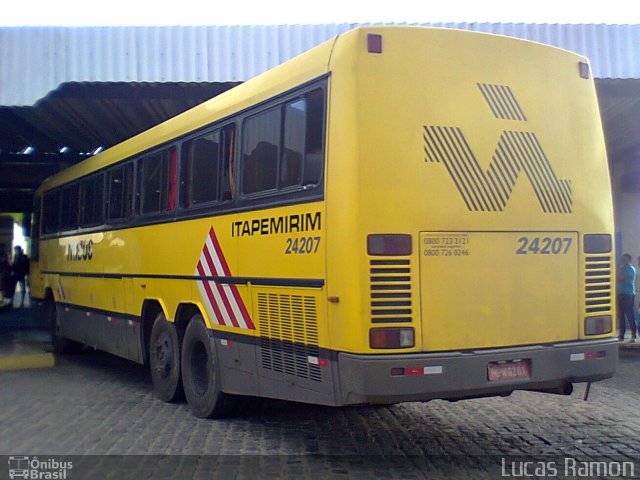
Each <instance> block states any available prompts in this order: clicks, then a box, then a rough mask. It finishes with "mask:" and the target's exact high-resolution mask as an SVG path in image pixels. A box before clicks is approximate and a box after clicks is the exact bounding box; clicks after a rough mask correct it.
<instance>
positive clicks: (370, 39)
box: [367, 33, 382, 53]
mask: <svg viewBox="0 0 640 480" xmlns="http://www.w3.org/2000/svg"><path fill="white" fill-rule="evenodd" d="M367 51H368V52H369V53H382V35H379V34H377V33H370V34H369V35H367Z"/></svg>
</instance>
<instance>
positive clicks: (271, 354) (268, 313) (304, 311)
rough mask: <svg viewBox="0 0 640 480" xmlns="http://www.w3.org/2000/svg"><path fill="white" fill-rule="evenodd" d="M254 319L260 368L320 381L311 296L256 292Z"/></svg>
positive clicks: (314, 306)
mask: <svg viewBox="0 0 640 480" xmlns="http://www.w3.org/2000/svg"><path fill="white" fill-rule="evenodd" d="M258 319H259V321H260V347H261V357H262V367H263V368H265V369H267V370H272V371H275V372H279V373H284V374H287V375H292V376H296V377H299V378H308V379H310V380H314V381H317V382H320V381H322V370H321V368H320V366H319V365H316V364H314V363H312V362H311V361H310V359H317V358H318V355H319V348H318V315H317V306H316V299H315V298H314V297H311V296H303V295H280V294H275V293H258Z"/></svg>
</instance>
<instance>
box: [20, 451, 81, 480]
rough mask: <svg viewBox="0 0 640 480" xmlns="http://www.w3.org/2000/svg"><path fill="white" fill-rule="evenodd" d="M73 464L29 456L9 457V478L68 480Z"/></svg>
mask: <svg viewBox="0 0 640 480" xmlns="http://www.w3.org/2000/svg"><path fill="white" fill-rule="evenodd" d="M72 468H73V462H66V461H60V460H56V459H55V458H46V459H39V458H38V457H29V456H11V457H9V478H10V479H11V480H13V479H14V478H24V479H28V480H66V479H68V478H70V476H69V475H70V473H71V472H70V471H71V469H72Z"/></svg>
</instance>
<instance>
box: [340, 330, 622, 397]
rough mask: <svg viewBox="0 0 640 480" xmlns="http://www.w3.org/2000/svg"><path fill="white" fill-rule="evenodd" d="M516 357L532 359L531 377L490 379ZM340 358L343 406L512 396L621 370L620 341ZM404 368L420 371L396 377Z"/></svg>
mask: <svg viewBox="0 0 640 480" xmlns="http://www.w3.org/2000/svg"><path fill="white" fill-rule="evenodd" d="M514 360H524V361H526V362H527V363H528V365H529V378H526V379H518V380H500V381H490V380H489V378H488V377H489V376H488V370H487V369H488V365H489V363H491V362H505V361H506V362H509V361H514ZM338 362H339V371H340V398H341V404H343V405H350V404H363V403H374V404H389V403H397V402H410V401H427V400H433V399H451V400H453V399H462V398H472V397H480V396H488V395H501V394H508V393H510V392H512V391H513V390H552V389H556V388H560V387H562V386H563V385H566V384H567V383H578V382H589V381H596V380H602V379H605V378H609V377H611V376H613V374H614V373H615V370H616V368H617V364H618V344H617V342H616V341H615V340H613V339H606V340H597V341H581V342H572V343H564V344H554V345H536V346H527V347H514V348H501V349H490V350H478V351H474V352H444V353H434V354H404V355H403V354H399V355H398V354H396V355H355V354H350V353H340V354H339V355H338ZM425 367H426V368H425ZM399 368H410V369H412V371H413V372H414V374H412V375H399V374H393V375H392V372H391V369H399ZM415 372H425V373H421V374H415ZM396 373H397V370H396Z"/></svg>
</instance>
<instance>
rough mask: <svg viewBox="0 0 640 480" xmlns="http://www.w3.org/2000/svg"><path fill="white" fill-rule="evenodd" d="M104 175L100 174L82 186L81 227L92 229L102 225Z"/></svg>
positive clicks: (85, 181) (84, 182) (87, 180)
mask: <svg viewBox="0 0 640 480" xmlns="http://www.w3.org/2000/svg"><path fill="white" fill-rule="evenodd" d="M103 194H104V175H102V174H99V175H95V176H93V177H91V178H88V179H86V180H84V181H83V182H82V183H81V184H80V226H81V227H90V226H94V225H99V224H101V223H102V205H103V196H104V195H103Z"/></svg>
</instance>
